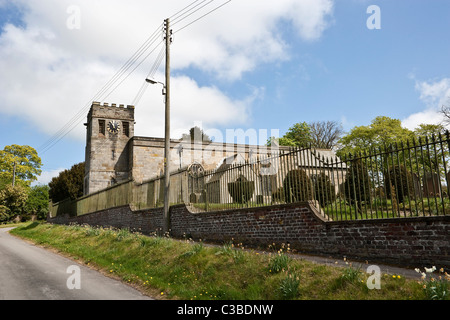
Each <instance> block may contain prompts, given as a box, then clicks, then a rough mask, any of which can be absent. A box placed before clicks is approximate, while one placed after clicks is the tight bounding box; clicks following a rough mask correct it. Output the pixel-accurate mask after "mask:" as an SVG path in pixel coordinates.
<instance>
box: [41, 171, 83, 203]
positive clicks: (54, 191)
mask: <svg viewBox="0 0 450 320" xmlns="http://www.w3.org/2000/svg"><path fill="white" fill-rule="evenodd" d="M83 180H84V162H81V163H78V164H76V165H74V166H72V168H71V169H70V170H64V171H62V172H61V173H60V174H59V175H58V176H57V177H55V178H53V179H52V181H51V182H50V183H49V187H50V189H49V197H50V199H51V200H52V202H53V203H56V202H60V201H63V200H65V199H68V198H70V199H72V200H74V199H77V198H79V197H81V196H83Z"/></svg>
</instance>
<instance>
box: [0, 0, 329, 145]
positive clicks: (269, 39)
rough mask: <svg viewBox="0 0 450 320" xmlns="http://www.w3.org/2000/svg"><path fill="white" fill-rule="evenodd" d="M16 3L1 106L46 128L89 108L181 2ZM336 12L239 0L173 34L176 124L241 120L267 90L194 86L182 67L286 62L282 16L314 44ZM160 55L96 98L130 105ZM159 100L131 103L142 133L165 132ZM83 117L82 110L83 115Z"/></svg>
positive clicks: (0, 66)
mask: <svg viewBox="0 0 450 320" xmlns="http://www.w3.org/2000/svg"><path fill="white" fill-rule="evenodd" d="M189 3H191V1H189ZM15 4H16V5H17V6H18V7H20V8H21V11H22V12H24V15H23V17H22V19H21V20H22V22H23V25H22V26H21V27H16V26H13V25H10V24H7V25H4V26H0V27H3V30H2V31H1V33H0V70H2V77H0V99H1V101H2V108H1V109H0V113H4V114H9V115H16V116H19V117H23V118H26V119H27V120H29V121H31V122H32V123H34V124H35V125H37V126H38V127H39V128H40V129H41V130H42V131H43V132H45V133H47V134H53V133H54V132H55V131H56V130H58V129H59V128H61V126H63V125H65V124H66V123H67V121H68V120H69V119H71V117H73V116H74V115H76V114H77V113H78V112H79V111H80V110H81V109H82V108H83V107H85V106H88V105H89V103H90V102H92V101H91V100H93V98H94V95H95V94H96V93H97V92H99V90H100V89H101V88H102V87H103V85H104V84H105V83H107V81H108V80H110V78H111V77H112V76H113V75H114V74H115V72H116V71H117V70H118V69H119V68H120V67H121V66H122V65H123V63H124V62H125V61H127V60H128V58H129V57H130V56H131V55H132V54H133V53H134V52H135V50H136V49H137V48H138V47H139V46H140V45H141V44H142V43H143V42H144V40H145V39H146V38H147V37H148V36H149V35H150V34H151V32H153V31H154V30H155V29H156V28H157V26H158V25H159V24H162V22H163V20H164V19H165V18H167V16H168V15H170V14H172V13H175V12H177V11H178V10H180V9H181V8H184V7H185V6H186V5H187V3H186V1H182V0H176V1H144V0H131V1H120V0H98V1H91V0H17V1H16V2H15ZM218 4H220V2H214V3H213V4H211V5H210V6H209V7H207V8H205V9H204V10H203V11H202V12H201V13H198V14H197V15H196V16H195V15H194V16H193V17H191V18H190V19H191V20H189V19H186V20H184V21H181V22H179V23H178V24H176V20H175V21H174V25H173V29H174V31H175V32H176V31H177V30H179V29H180V28H181V27H183V26H184V25H185V24H186V23H188V22H190V21H192V19H193V18H196V17H199V15H201V14H203V13H206V12H207V11H208V10H210V9H212V8H214V6H217V5H218ZM72 6H77V7H79V9H80V11H79V12H80V20H79V21H80V25H79V27H80V28H79V29H70V28H68V27H67V21H68V19H70V17H71V14H72V12H68V11H67V9H68V8H69V7H72ZM332 11H333V0H279V1H276V2H273V1H258V0H245V1H242V0H239V1H232V2H231V3H229V4H228V5H226V6H224V7H223V8H221V9H220V10H219V11H217V12H214V13H213V14H211V15H209V16H206V17H205V18H204V19H203V20H201V21H198V22H196V23H194V24H192V25H191V26H190V27H189V28H186V29H184V30H183V31H182V32H180V33H175V34H174V43H173V45H172V68H173V70H174V71H177V74H176V75H175V76H174V77H173V84H172V85H173V90H172V94H173V109H174V113H173V116H172V121H173V127H174V128H184V127H185V126H186V128H189V126H191V123H192V122H193V121H196V120H199V119H200V120H201V121H203V123H204V124H205V126H207V127H211V126H214V125H226V124H229V123H235V121H236V120H237V123H239V122H244V121H247V120H248V119H249V117H250V115H251V106H252V102H253V101H254V99H256V98H257V97H259V96H260V93H261V92H262V91H261V90H263V88H259V89H256V90H254V89H249V91H248V94H247V97H238V98H237V97H229V96H227V94H225V93H224V92H222V91H221V90H220V89H219V88H217V87H214V86H212V85H210V86H206V85H199V84H198V83H197V82H196V81H195V80H193V79H190V78H189V77H188V76H186V75H183V73H182V72H183V70H185V69H186V68H188V67H195V68H197V69H199V70H201V71H203V72H208V73H209V74H210V75H211V79H212V81H213V80H214V78H216V79H221V80H223V79H228V81H236V80H239V79H240V78H241V77H242V75H243V74H244V73H246V72H250V71H252V70H254V69H255V68H257V67H258V66H259V65H261V64H264V63H270V62H278V61H283V60H286V59H289V43H288V41H289V40H288V39H286V38H285V37H283V32H282V31H283V30H280V23H279V22H280V21H284V22H288V23H290V24H291V25H292V26H293V27H294V29H295V30H296V31H297V34H298V36H299V37H300V38H301V39H303V40H304V41H314V40H316V39H318V38H320V36H321V35H322V33H323V32H324V30H325V29H326V28H327V27H328V25H329V20H330V18H331V15H332ZM157 53H158V50H156V51H155V53H154V54H153V55H152V56H151V57H150V58H149V59H148V61H146V63H144V64H142V66H141V67H140V68H139V69H138V70H137V71H136V72H135V73H134V74H133V75H131V76H130V77H129V78H128V79H127V80H126V81H125V82H124V83H123V85H121V86H120V87H119V88H118V89H117V90H116V91H115V92H114V93H113V94H112V95H110V96H108V97H107V98H106V97H105V100H106V101H101V102H109V103H117V104H131V101H132V100H133V98H134V97H135V96H136V94H137V92H138V90H139V88H140V86H141V84H142V81H143V79H144V78H145V76H146V72H147V70H149V69H150V67H151V65H152V64H153V61H152V60H154V58H155V57H156V54H157ZM161 78H162V77H161ZM151 90H157V89H151ZM158 90H159V89H158ZM161 102H162V97H161V95H160V94H158V92H157V91H153V92H151V93H148V92H147V94H146V95H145V96H144V98H143V99H142V102H141V105H140V106H139V109H137V115H138V118H137V121H138V125H137V126H138V127H137V129H138V130H141V129H139V126H140V125H141V124H142V125H143V127H144V128H142V130H141V132H142V135H158V136H159V135H160V134H158V133H159V132H163V130H162V129H161V128H162V126H163V123H164V113H163V110H161V109H163V108H161ZM147 106H149V107H147ZM86 114H87V110H81V115H82V117H81V118H82V119H81V120H80V121H83V120H84V119H83V118H85V116H86ZM138 132H139V131H138ZM70 135H71V136H72V137H76V138H78V139H84V138H85V136H84V135H85V132H84V127H83V126H82V125H78V126H77V127H76V128H75V130H74V131H73V132H71V134H70Z"/></svg>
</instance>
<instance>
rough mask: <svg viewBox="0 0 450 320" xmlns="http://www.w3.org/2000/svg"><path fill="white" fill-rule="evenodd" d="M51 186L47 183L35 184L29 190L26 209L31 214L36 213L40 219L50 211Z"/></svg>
mask: <svg viewBox="0 0 450 320" xmlns="http://www.w3.org/2000/svg"><path fill="white" fill-rule="evenodd" d="M49 190H50V187H49V186H47V185H39V186H34V187H32V188H31V189H30V191H29V192H28V200H27V202H26V205H25V210H26V211H27V212H28V213H29V214H36V215H37V216H38V219H45V217H46V216H47V213H48V204H49V195H48V192H49Z"/></svg>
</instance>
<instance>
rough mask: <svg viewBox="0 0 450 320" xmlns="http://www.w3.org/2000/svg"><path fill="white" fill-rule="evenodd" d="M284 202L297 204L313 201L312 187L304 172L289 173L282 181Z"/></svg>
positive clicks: (299, 170)
mask: <svg viewBox="0 0 450 320" xmlns="http://www.w3.org/2000/svg"><path fill="white" fill-rule="evenodd" d="M283 190H284V197H285V199H286V202H299V201H307V200H312V199H313V191H312V190H313V186H312V183H311V179H310V178H309V177H308V175H307V174H306V172H305V170H302V169H296V170H292V171H289V172H288V174H287V175H286V178H284V181H283Z"/></svg>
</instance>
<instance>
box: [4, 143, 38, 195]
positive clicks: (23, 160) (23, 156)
mask: <svg viewBox="0 0 450 320" xmlns="http://www.w3.org/2000/svg"><path fill="white" fill-rule="evenodd" d="M14 164H15V166H16V170H15V172H16V175H15V180H16V183H17V184H22V185H26V186H29V185H30V184H31V182H33V181H36V180H37V177H38V176H39V175H40V174H41V172H42V170H41V166H42V162H41V158H40V157H39V156H38V153H37V151H36V150H35V149H34V148H32V147H30V146H19V145H15V144H14V145H11V146H6V147H5V148H4V149H3V150H1V151H0V188H2V187H3V186H5V185H6V184H12V181H13V172H14Z"/></svg>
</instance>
